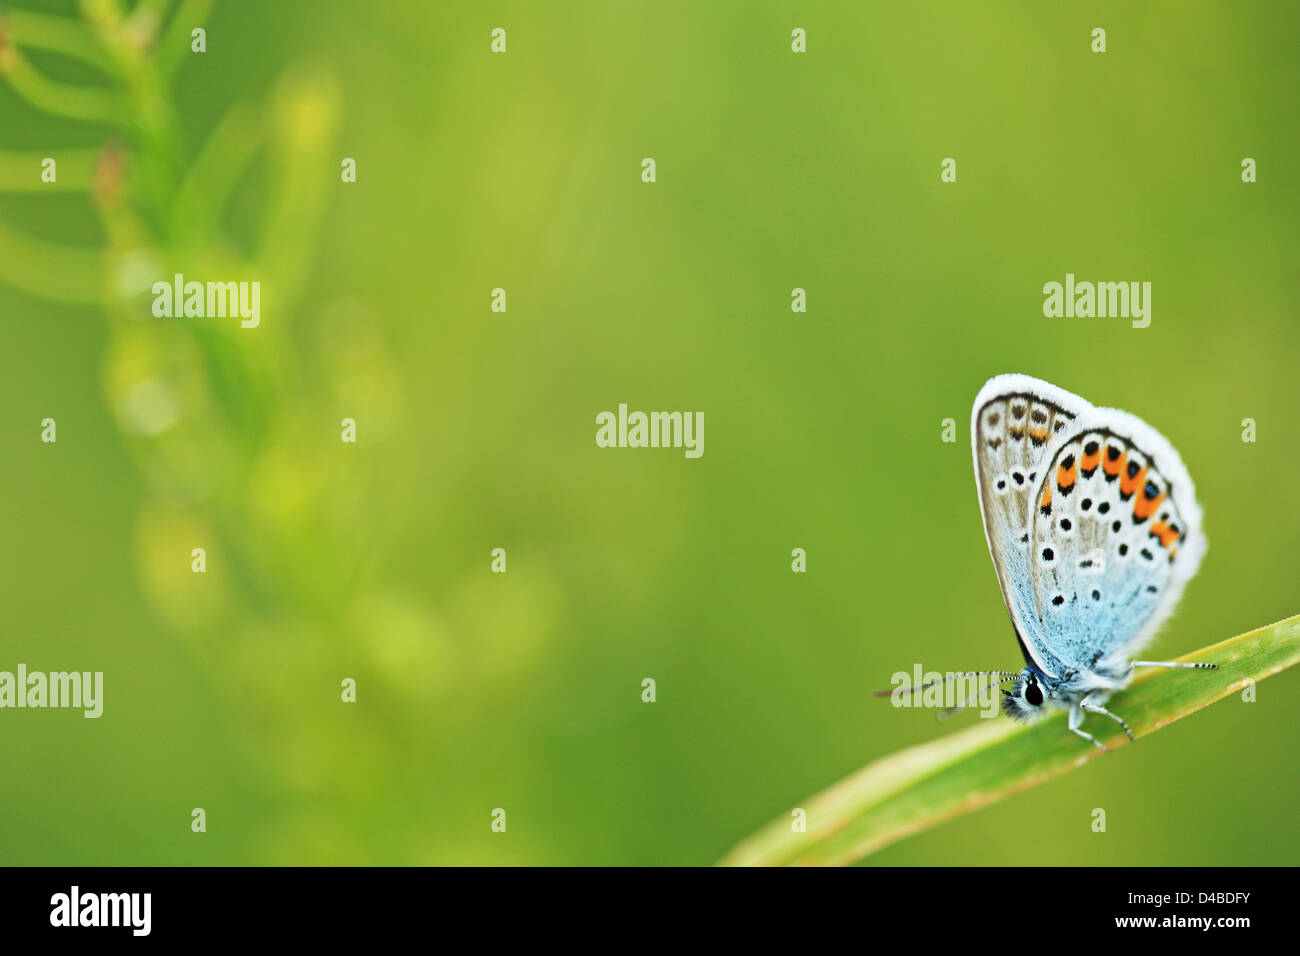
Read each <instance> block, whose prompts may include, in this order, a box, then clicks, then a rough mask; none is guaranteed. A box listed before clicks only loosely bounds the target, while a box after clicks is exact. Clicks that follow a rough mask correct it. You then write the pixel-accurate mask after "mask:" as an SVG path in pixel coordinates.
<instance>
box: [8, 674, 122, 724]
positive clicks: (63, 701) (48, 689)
mask: <svg viewBox="0 0 1300 956" xmlns="http://www.w3.org/2000/svg"><path fill="white" fill-rule="evenodd" d="M3 707H18V708H26V707H31V708H37V709H39V708H44V707H67V708H80V709H82V710H84V711H85V713H84V714H83V715H82V716H84V717H99V716H100V715H101V714H103V713H104V672H103V671H94V672H93V673H92V672H91V671H48V672H47V671H32V672H30V673H28V671H27V665H26V664H19V665H18V670H17V673H14V672H13V671H0V708H3Z"/></svg>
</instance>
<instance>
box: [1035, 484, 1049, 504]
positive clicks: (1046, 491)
mask: <svg viewBox="0 0 1300 956" xmlns="http://www.w3.org/2000/svg"><path fill="white" fill-rule="evenodd" d="M1038 506H1039V507H1040V508H1050V507H1052V486H1051V485H1048V486H1047V487H1046V488H1044V489H1043V500H1042V501H1040V502H1039V503H1038Z"/></svg>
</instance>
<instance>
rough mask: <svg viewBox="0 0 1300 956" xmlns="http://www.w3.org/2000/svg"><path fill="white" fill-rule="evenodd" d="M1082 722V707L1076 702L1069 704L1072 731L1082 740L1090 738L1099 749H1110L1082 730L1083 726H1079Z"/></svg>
mask: <svg viewBox="0 0 1300 956" xmlns="http://www.w3.org/2000/svg"><path fill="white" fill-rule="evenodd" d="M1082 724H1083V708H1082V707H1080V706H1079V705H1078V704H1071V705H1070V729H1071V730H1072V731H1074V732H1075V733H1076V734H1078V735H1079V736H1080V737H1082V738H1083V739H1084V740H1091V741H1092V742H1093V743H1094V744H1096V745H1097V747H1098V748H1099V749H1101V750H1109V749H1110V748H1109V747H1107V746H1106V745H1105V744H1103V743H1102V742H1101V741H1100V740H1098V739H1097V738H1096V737H1094V736H1093V735H1092V734H1090V733H1088V732H1087V731H1086V730H1084V729H1083V727H1082V726H1081V725H1082Z"/></svg>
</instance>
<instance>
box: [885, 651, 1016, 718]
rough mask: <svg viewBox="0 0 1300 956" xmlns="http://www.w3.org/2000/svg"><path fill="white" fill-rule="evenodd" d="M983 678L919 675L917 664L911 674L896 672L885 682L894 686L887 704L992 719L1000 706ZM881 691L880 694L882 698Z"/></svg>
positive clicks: (993, 686)
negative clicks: (972, 711)
mask: <svg viewBox="0 0 1300 956" xmlns="http://www.w3.org/2000/svg"><path fill="white" fill-rule="evenodd" d="M986 676H987V675H981V674H972V673H948V674H943V673H939V672H937V671H923V669H922V667H921V665H920V664H916V665H914V666H913V668H912V673H910V674H909V673H908V672H907V671H898V672H896V673H895V674H894V675H893V676H892V677H890V679H889V682H890V683H891V684H893V685H894V689H893V691H892V692H891V693H890V695H889V702H890V703H891V704H893V706H895V707H932V708H934V709H936V710H957V709H959V708H966V707H971V708H978V709H979V711H980V716H981V717H987V718H991V717H996V716H997V715H998V712H999V708H1000V706H1001V692H1000V691H999V690H998V688H997V685H996V684H994V683H990V682H988V681H987V680H985V677H986ZM884 693H885V692H884V691H881V692H880V694H881V695H882V696H883V695H884Z"/></svg>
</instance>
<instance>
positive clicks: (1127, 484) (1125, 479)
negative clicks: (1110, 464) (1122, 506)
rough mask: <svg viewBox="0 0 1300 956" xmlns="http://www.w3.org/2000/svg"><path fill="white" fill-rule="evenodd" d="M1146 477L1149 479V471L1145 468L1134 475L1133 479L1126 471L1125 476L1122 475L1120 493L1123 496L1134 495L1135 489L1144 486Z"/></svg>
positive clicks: (1126, 470)
mask: <svg viewBox="0 0 1300 956" xmlns="http://www.w3.org/2000/svg"><path fill="white" fill-rule="evenodd" d="M1146 477H1147V470H1146V469H1145V468H1139V469H1138V473H1137V474H1136V475H1134V476H1133V477H1132V478H1130V477H1129V474H1128V469H1125V470H1124V474H1122V475H1120V478H1119V493H1120V494H1121V495H1131V494H1133V491H1134V490H1135V489H1137V488H1140V487H1141V486H1142V483H1143V482H1144V481H1145V480H1146Z"/></svg>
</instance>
